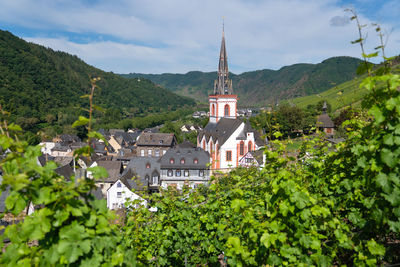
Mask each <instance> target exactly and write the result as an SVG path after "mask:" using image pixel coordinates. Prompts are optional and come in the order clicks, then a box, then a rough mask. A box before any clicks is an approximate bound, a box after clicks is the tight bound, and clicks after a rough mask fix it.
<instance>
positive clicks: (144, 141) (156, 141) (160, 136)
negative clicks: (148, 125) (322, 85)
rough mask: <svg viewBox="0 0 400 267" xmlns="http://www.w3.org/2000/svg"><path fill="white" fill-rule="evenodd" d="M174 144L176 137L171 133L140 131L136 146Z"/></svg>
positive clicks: (169, 145)
mask: <svg viewBox="0 0 400 267" xmlns="http://www.w3.org/2000/svg"><path fill="white" fill-rule="evenodd" d="M175 144H176V137H175V135H174V134H173V133H144V132H143V133H142V134H141V135H140V136H139V138H138V140H137V142H136V145H137V146H164V147H173V146H174V145H175Z"/></svg>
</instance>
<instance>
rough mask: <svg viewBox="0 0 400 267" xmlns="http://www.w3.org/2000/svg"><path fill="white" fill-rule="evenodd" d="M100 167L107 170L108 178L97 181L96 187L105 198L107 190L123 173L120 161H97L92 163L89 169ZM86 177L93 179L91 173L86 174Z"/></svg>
mask: <svg viewBox="0 0 400 267" xmlns="http://www.w3.org/2000/svg"><path fill="white" fill-rule="evenodd" d="M96 166H101V167H103V168H105V169H106V170H107V173H108V176H107V177H105V178H101V179H97V180H96V186H97V187H99V188H100V189H101V191H102V193H103V196H104V197H106V196H107V190H108V189H109V188H110V187H111V186H112V185H113V184H114V183H115V182H116V181H117V180H118V179H119V178H120V175H121V173H122V171H123V167H122V162H121V161H113V160H112V161H111V160H99V161H95V162H93V164H92V165H91V166H90V167H96ZM87 177H88V178H90V179H93V174H92V172H90V171H88V172H87Z"/></svg>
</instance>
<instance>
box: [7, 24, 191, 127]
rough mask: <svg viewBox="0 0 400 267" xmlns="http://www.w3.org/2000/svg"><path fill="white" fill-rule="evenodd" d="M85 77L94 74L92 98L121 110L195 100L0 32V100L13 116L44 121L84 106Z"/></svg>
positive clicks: (165, 107)
mask: <svg viewBox="0 0 400 267" xmlns="http://www.w3.org/2000/svg"><path fill="white" fill-rule="evenodd" d="M90 77H100V78H101V80H100V81H99V82H98V86H99V87H100V88H99V89H97V90H96V91H95V99H94V102H95V104H96V105H98V106H101V107H102V108H104V109H109V108H113V109H117V110H119V111H121V113H124V114H126V113H132V112H136V113H138V112H148V111H149V110H151V111H153V112H157V111H167V110H171V109H172V110H174V109H176V108H179V107H182V106H184V105H194V104H195V101H194V100H192V99H190V98H186V97H182V96H178V95H176V94H174V93H173V92H171V91H169V90H166V89H164V88H161V87H160V86H158V85H155V84H154V83H153V82H151V81H150V80H146V79H142V80H141V81H137V80H132V79H125V78H123V77H121V76H120V75H117V74H114V73H112V72H104V71H102V70H100V69H97V68H95V67H93V66H90V65H88V64H86V63H85V62H84V61H82V60H81V59H79V58H78V57H76V56H72V55H70V54H67V53H64V52H59V51H54V50H52V49H50V48H45V47H43V46H40V45H37V44H33V43H28V42H26V41H24V40H22V39H20V38H18V37H16V36H14V35H13V34H11V33H10V32H7V31H1V30H0V103H1V104H2V107H3V109H5V110H7V111H9V112H11V113H12V114H13V116H16V117H18V118H20V117H25V118H35V119H37V120H39V123H40V121H45V118H46V116H47V115H52V116H56V119H57V114H60V116H64V117H65V113H69V114H72V113H74V114H75V113H76V110H80V109H81V108H82V107H87V106H88V99H87V98H82V97H81V96H82V95H87V94H88V93H89V88H90Z"/></svg>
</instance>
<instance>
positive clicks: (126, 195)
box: [107, 178, 147, 210]
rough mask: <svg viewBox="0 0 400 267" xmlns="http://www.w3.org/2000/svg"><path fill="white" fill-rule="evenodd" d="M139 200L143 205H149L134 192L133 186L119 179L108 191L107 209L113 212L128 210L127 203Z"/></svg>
mask: <svg viewBox="0 0 400 267" xmlns="http://www.w3.org/2000/svg"><path fill="white" fill-rule="evenodd" d="M134 200H139V202H140V204H141V205H147V201H146V200H144V199H143V198H142V197H140V196H139V195H138V194H136V193H134V192H132V190H131V186H130V185H129V183H128V181H127V180H126V179H124V178H120V179H118V180H117V181H116V182H115V183H114V184H113V185H112V186H111V187H110V188H108V190H107V207H108V208H109V209H112V210H117V209H123V208H126V202H127V201H134Z"/></svg>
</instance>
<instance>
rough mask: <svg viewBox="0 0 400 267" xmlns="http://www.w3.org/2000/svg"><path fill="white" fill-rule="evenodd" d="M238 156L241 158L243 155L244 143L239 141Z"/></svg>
mask: <svg viewBox="0 0 400 267" xmlns="http://www.w3.org/2000/svg"><path fill="white" fill-rule="evenodd" d="M239 155H240V156H243V155H244V142H243V141H241V142H240V145H239Z"/></svg>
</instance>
